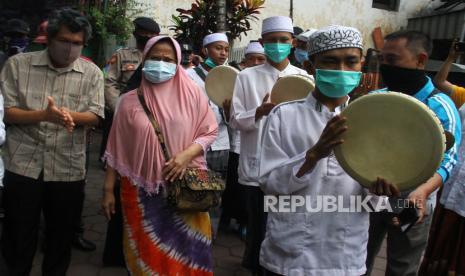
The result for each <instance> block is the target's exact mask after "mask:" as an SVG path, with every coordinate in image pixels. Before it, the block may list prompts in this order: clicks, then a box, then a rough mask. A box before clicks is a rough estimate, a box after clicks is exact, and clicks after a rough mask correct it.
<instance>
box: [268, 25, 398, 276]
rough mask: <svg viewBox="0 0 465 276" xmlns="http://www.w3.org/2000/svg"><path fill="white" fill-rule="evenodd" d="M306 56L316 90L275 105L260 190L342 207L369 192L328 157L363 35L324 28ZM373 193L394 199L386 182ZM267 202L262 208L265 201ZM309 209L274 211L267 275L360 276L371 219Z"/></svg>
mask: <svg viewBox="0 0 465 276" xmlns="http://www.w3.org/2000/svg"><path fill="white" fill-rule="evenodd" d="M309 55H310V62H311V64H312V66H313V71H315V79H316V88H315V90H314V91H313V92H312V93H310V94H309V95H308V97H307V98H306V99H305V100H301V101H295V102H290V103H285V104H282V105H279V106H277V107H275V108H274V109H273V111H272V112H271V114H270V115H269V116H268V119H267V121H266V124H265V128H264V131H263V138H262V151H261V155H260V160H261V162H260V187H261V188H262V190H263V191H264V193H265V195H273V196H280V197H282V196H291V197H292V196H304V197H306V196H310V197H309V198H307V202H305V204H309V206H310V207H311V208H316V209H318V203H317V201H318V200H321V201H323V200H324V199H322V198H321V197H320V198H318V196H333V197H335V198H337V201H338V202H337V204H341V205H342V206H343V207H346V208H347V207H349V206H350V204H351V202H350V198H351V197H353V196H361V197H362V198H363V197H365V196H366V195H367V194H368V191H367V190H366V189H364V188H363V187H362V186H360V185H359V184H358V183H357V182H356V181H355V180H353V179H352V178H351V177H350V176H349V175H348V174H347V173H346V172H344V170H343V169H342V168H341V166H340V165H339V163H338V162H337V160H336V158H335V157H334V154H333V149H334V147H335V146H337V145H339V144H341V143H343V141H342V140H341V138H340V135H341V134H342V133H343V132H344V131H345V130H346V129H347V127H346V125H345V118H343V117H341V116H340V115H339V113H340V112H341V110H343V109H344V107H345V106H346V105H347V104H348V101H349V97H348V96H347V95H348V94H349V93H350V92H351V91H352V90H353V89H354V88H355V87H356V86H358V83H359V81H360V77H361V72H360V71H361V62H362V36H361V34H360V32H359V31H358V30H356V29H354V28H350V27H343V26H330V27H327V28H324V29H321V30H319V31H317V32H316V33H315V34H313V35H312V36H311V37H310V40H309ZM315 69H316V70H315ZM335 75H336V76H337V77H336V78H334V76H335ZM335 80H336V81H335ZM373 191H377V192H378V193H379V194H385V195H392V194H395V195H398V194H399V192H398V190H397V188H395V186H393V185H391V184H389V183H388V182H386V181H385V180H384V179H380V180H379V181H378V182H377V183H374V185H373ZM268 199H269V198H268V197H267V198H266V199H265V204H267V203H270V201H269V200H268ZM339 201H341V202H339ZM290 202H292V198H291V200H290ZM322 204H324V203H322ZM309 206H305V205H304V206H297V209H296V212H292V209H291V212H287V213H285V212H279V211H280V210H279V209H278V210H277V211H276V210H275V211H271V212H269V213H268V220H267V227H266V236H265V239H264V241H263V243H262V247H261V252H260V264H261V265H262V266H263V267H264V269H265V275H289V276H293V275H305V276H312V275H315V276H317V275H318V276H320V275H325V276H331V275H334V276H336V275H345V276H351V275H354V276H355V275H357V276H358V275H362V274H364V273H365V271H366V269H365V258H366V245H367V241H368V227H369V213H368V212H366V211H364V210H361V212H354V210H352V212H348V211H346V212H341V210H336V211H334V212H322V211H321V210H314V211H311V210H309V208H308V207H309ZM274 207H276V208H279V207H285V206H278V205H275V206H274ZM270 210H272V209H270ZM281 210H282V209H281Z"/></svg>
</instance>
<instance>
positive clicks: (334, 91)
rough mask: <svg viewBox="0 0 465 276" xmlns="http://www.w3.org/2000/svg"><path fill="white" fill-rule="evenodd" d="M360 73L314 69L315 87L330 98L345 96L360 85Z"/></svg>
mask: <svg viewBox="0 0 465 276" xmlns="http://www.w3.org/2000/svg"><path fill="white" fill-rule="evenodd" d="M361 77H362V72H354V71H341V70H322V69H316V80H315V82H316V87H318V89H319V90H320V91H321V93H323V95H325V96H327V97H330V98H341V97H344V96H347V95H348V94H349V93H350V92H352V90H354V89H355V87H357V86H358V84H359V83H360V78H361Z"/></svg>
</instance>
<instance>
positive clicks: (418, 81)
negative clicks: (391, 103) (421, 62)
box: [379, 64, 428, 96]
mask: <svg viewBox="0 0 465 276" xmlns="http://www.w3.org/2000/svg"><path fill="white" fill-rule="evenodd" d="M379 71H380V73H381V77H382V78H383V82H384V84H385V85H386V86H387V88H388V90H389V91H395V92H402V93H404V94H408V95H411V96H412V95H415V94H416V93H418V92H419V91H420V90H421V89H422V88H423V87H424V86H425V85H426V83H427V82H428V79H427V78H426V74H425V70H418V69H408V68H403V67H398V66H392V65H387V64H382V65H381V66H380V67H379Z"/></svg>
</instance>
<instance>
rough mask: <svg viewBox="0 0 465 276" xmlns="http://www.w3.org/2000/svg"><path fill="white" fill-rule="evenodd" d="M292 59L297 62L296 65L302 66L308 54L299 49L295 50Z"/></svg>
mask: <svg viewBox="0 0 465 276" xmlns="http://www.w3.org/2000/svg"><path fill="white" fill-rule="evenodd" d="M294 57H295V60H297V62H298V63H300V64H303V63H304V61H307V60H308V52H307V51H305V50H302V49H299V48H296V49H295V51H294Z"/></svg>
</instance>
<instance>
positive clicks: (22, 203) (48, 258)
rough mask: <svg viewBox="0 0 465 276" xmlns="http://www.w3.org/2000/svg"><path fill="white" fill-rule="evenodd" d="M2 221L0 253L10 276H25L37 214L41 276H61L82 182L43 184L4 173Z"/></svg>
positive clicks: (33, 248)
mask: <svg viewBox="0 0 465 276" xmlns="http://www.w3.org/2000/svg"><path fill="white" fill-rule="evenodd" d="M3 181H4V185H5V190H4V207H5V220H4V224H3V233H2V238H1V250H2V253H3V257H4V259H5V262H6V264H7V266H8V269H9V273H10V275H12V276H16V275H18V276H19V275H21V276H22V275H29V273H30V271H31V267H32V262H33V259H34V254H35V252H36V248H37V240H38V230H39V221H40V214H41V211H42V212H43V214H44V218H45V243H46V247H45V252H44V260H43V263H42V274H43V275H44V276H45V275H46V276H55V275H57V276H58V275H59V276H63V275H65V274H66V271H67V269H68V266H69V263H70V260H71V241H72V238H73V232H74V230H73V226H74V222H75V218H76V216H77V213H78V212H79V207H80V202H81V201H82V196H83V193H82V190H83V186H84V180H81V181H74V182H45V181H43V176H42V175H41V176H40V177H39V179H33V178H29V177H25V176H22V175H18V174H15V173H12V172H9V171H5V178H4V180H3Z"/></svg>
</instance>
